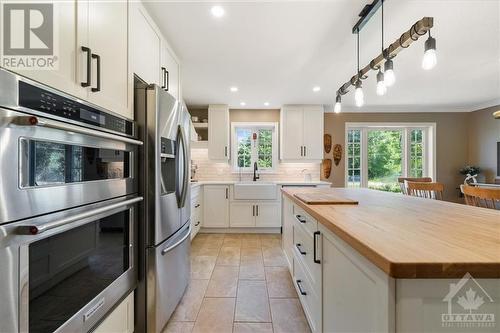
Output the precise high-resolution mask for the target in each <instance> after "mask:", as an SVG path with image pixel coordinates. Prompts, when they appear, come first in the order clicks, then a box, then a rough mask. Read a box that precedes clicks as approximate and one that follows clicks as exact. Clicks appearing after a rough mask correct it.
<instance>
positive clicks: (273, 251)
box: [262, 247, 287, 266]
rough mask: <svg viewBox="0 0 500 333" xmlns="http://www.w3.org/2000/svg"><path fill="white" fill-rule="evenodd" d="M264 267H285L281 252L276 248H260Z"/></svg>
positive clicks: (283, 256)
mask: <svg viewBox="0 0 500 333" xmlns="http://www.w3.org/2000/svg"><path fill="white" fill-rule="evenodd" d="M262 256H263V257H264V266H286V265H287V264H286V259H285V255H284V254H283V250H282V249H281V248H277V247H270V248H262Z"/></svg>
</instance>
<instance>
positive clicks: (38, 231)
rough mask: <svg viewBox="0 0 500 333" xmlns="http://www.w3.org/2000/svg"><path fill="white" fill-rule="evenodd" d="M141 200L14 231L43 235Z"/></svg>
mask: <svg viewBox="0 0 500 333" xmlns="http://www.w3.org/2000/svg"><path fill="white" fill-rule="evenodd" d="M142 199H143V198H142V197H137V198H133V199H129V200H125V201H121V202H117V203H114V204H111V205H108V206H105V207H101V208H96V209H93V210H90V211H87V212H84V213H81V214H76V215H73V216H70V217H67V218H63V219H60V220H55V221H52V222H48V223H44V224H41V225H35V224H28V225H20V226H19V227H17V230H16V231H17V233H18V234H21V235H39V234H41V233H44V232H46V231H48V230H52V229H55V228H57V227H61V226H63V225H66V224H69V223H72V222H75V221H78V220H83V219H85V218H88V217H92V216H95V215H98V214H102V213H105V212H108V211H111V210H114V209H117V208H121V207H124V206H127V205H132V204H135V203H136V202H139V201H142Z"/></svg>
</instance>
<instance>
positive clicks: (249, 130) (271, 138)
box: [231, 122, 278, 173]
mask: <svg viewBox="0 0 500 333" xmlns="http://www.w3.org/2000/svg"><path fill="white" fill-rule="evenodd" d="M231 134H232V141H231V142H233V144H232V154H231V157H232V160H231V164H232V168H233V171H234V172H242V173H252V172H253V166H254V163H255V162H256V163H257V167H258V169H259V173H272V172H274V171H275V170H276V168H277V165H278V123H274V122H259V123H247V122H233V123H231Z"/></svg>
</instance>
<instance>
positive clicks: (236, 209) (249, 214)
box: [229, 202, 255, 227]
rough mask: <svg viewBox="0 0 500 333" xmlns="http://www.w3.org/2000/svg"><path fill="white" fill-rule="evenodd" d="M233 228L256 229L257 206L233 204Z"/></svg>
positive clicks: (231, 210)
mask: <svg viewBox="0 0 500 333" xmlns="http://www.w3.org/2000/svg"><path fill="white" fill-rule="evenodd" d="M229 216H230V218H229V220H230V226H231V227H255V205H254V203H253V202H231V208H230V214H229Z"/></svg>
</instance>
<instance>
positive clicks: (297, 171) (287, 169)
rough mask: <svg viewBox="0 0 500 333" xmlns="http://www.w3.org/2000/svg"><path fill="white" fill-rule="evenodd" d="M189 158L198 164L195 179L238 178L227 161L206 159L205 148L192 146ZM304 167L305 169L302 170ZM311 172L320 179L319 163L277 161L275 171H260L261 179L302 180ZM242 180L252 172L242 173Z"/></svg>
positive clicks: (206, 150)
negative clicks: (219, 161)
mask: <svg viewBox="0 0 500 333" xmlns="http://www.w3.org/2000/svg"><path fill="white" fill-rule="evenodd" d="M191 160H192V161H193V163H195V164H196V165H197V166H198V169H197V170H196V175H195V179H197V180H201V181H203V180H234V181H237V180H239V177H240V175H239V173H238V172H233V170H232V167H231V165H230V164H229V163H218V162H213V161H211V160H209V159H208V149H207V148H192V149H191ZM304 169H306V171H303V170H304ZM307 173H309V174H311V180H313V181H318V180H320V163H278V168H277V170H276V172H275V173H272V174H271V173H260V179H261V180H269V181H271V180H280V181H303V180H304V175H305V174H307ZM241 178H242V180H251V179H252V174H248V173H243V174H242V175H241Z"/></svg>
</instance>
